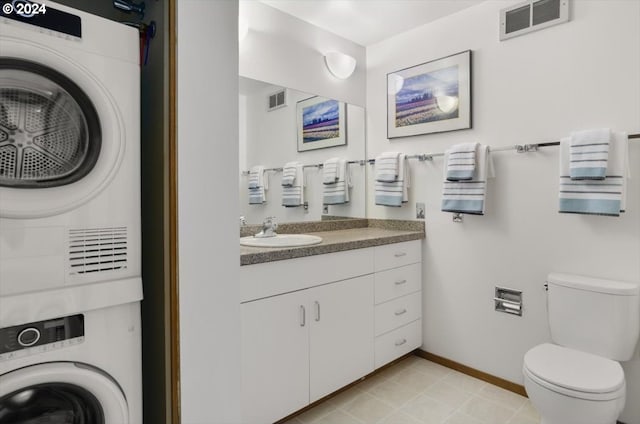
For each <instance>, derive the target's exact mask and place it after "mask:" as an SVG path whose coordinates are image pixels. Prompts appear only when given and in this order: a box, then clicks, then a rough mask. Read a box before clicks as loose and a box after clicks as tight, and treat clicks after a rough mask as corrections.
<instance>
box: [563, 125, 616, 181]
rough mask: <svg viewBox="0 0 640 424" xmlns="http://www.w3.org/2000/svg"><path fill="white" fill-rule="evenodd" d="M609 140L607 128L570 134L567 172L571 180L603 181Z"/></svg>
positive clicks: (609, 131)
mask: <svg viewBox="0 0 640 424" xmlns="http://www.w3.org/2000/svg"><path fill="white" fill-rule="evenodd" d="M610 140H611V130H610V129H609V128H600V129H596V130H584V131H575V132H572V133H571V146H570V149H569V155H570V158H569V160H570V163H569V171H570V176H571V179H572V180H604V178H605V177H606V175H607V160H608V158H609V143H610Z"/></svg>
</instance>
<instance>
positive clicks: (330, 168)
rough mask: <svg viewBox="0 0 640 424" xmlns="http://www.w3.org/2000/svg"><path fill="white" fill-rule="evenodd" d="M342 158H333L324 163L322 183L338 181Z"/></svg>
mask: <svg viewBox="0 0 640 424" xmlns="http://www.w3.org/2000/svg"><path fill="white" fill-rule="evenodd" d="M339 163H340V158H331V159H327V160H326V161H324V163H323V164H322V184H333V183H335V182H337V181H338V178H339V176H338V164H339Z"/></svg>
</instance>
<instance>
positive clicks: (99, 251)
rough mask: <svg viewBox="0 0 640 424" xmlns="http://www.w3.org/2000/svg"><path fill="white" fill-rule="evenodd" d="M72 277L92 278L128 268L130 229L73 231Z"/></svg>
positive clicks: (71, 252)
mask: <svg viewBox="0 0 640 424" xmlns="http://www.w3.org/2000/svg"><path fill="white" fill-rule="evenodd" d="M69 264H70V269H71V271H70V273H71V274H88V273H93V272H105V271H114V270H118V269H123V268H126V267H127V227H116V228H94V229H81V230H70V231H69Z"/></svg>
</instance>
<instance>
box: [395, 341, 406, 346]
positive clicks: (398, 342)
mask: <svg viewBox="0 0 640 424" xmlns="http://www.w3.org/2000/svg"><path fill="white" fill-rule="evenodd" d="M406 342H407V339H402V340H398V341H397V342H396V346H402V345H403V344H405V343H406Z"/></svg>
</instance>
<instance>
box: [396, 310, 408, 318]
mask: <svg viewBox="0 0 640 424" xmlns="http://www.w3.org/2000/svg"><path fill="white" fill-rule="evenodd" d="M394 313H395V314H396V316H397V317H399V316H400V315H402V314H406V313H407V310H406V309H402V310H400V311H395V312H394Z"/></svg>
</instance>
